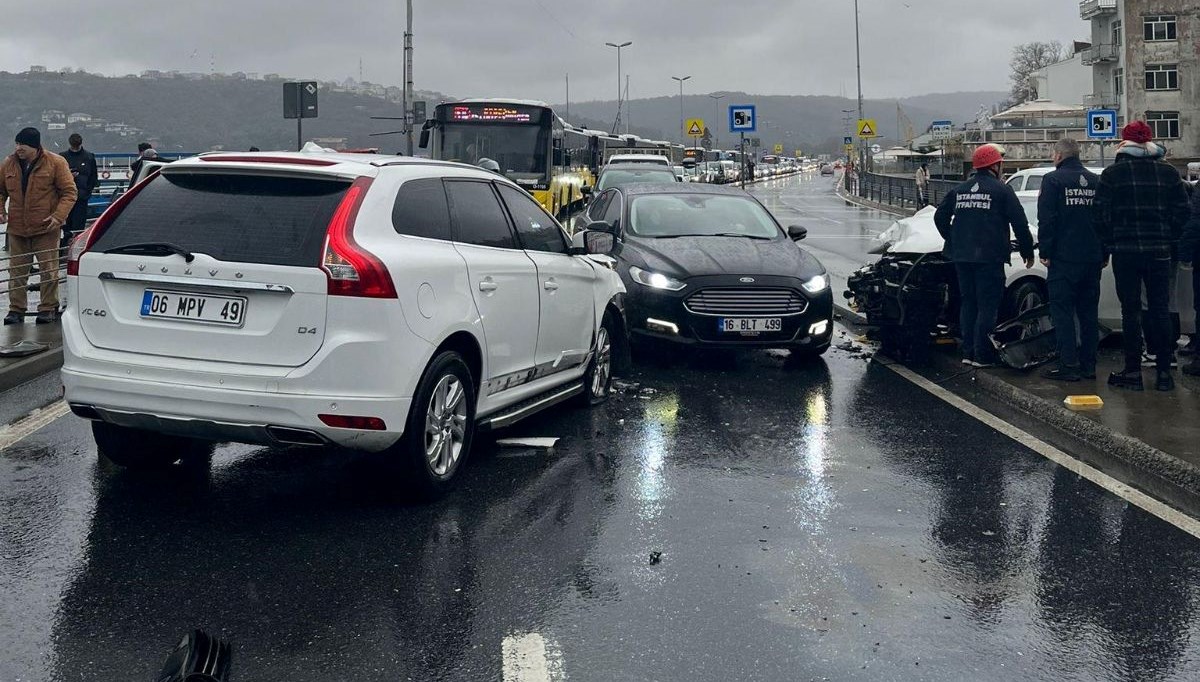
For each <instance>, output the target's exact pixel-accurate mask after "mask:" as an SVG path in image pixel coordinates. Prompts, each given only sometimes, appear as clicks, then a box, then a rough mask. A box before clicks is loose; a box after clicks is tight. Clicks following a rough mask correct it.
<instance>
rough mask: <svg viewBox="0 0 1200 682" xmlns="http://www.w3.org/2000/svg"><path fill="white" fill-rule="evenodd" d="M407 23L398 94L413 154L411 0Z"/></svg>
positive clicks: (409, 151) (409, 145)
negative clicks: (400, 85) (402, 91)
mask: <svg viewBox="0 0 1200 682" xmlns="http://www.w3.org/2000/svg"><path fill="white" fill-rule="evenodd" d="M406 4H407V5H408V23H407V24H406V28H405V30H404V93H403V94H402V95H401V96H400V106H401V107H402V108H403V109H404V137H405V147H406V148H407V150H408V151H407V154H408V155H409V156H412V155H413V126H412V121H413V117H412V112H411V111H409V110H408V107H409V106H410V105H411V104H412V101H413V60H412V56H413V44H412V39H413V8H412V0H407V2H406Z"/></svg>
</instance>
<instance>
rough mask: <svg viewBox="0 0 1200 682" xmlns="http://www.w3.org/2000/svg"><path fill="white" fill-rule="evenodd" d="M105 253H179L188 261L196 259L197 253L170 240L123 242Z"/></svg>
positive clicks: (163, 254)
mask: <svg viewBox="0 0 1200 682" xmlns="http://www.w3.org/2000/svg"><path fill="white" fill-rule="evenodd" d="M104 253H135V254H139V255H143V256H168V255H170V254H173V253H174V254H178V255H180V256H183V259H184V260H185V261H187V262H188V263H191V262H192V261H194V260H196V254H194V253H192V252H191V251H188V250H187V249H185V248H183V247H182V246H177V245H175V244H171V243H169V242H139V243H137V244H123V245H121V246H114V247H113V248H111V249H108V250H106V251H105V252H104Z"/></svg>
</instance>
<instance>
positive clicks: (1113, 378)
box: [1108, 369, 1145, 391]
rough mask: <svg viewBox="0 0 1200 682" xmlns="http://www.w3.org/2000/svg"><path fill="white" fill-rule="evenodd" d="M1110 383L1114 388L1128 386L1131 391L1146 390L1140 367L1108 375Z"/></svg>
mask: <svg viewBox="0 0 1200 682" xmlns="http://www.w3.org/2000/svg"><path fill="white" fill-rule="evenodd" d="M1108 385H1109V386H1112V387H1113V388H1127V389H1129V390H1131V391H1142V390H1145V387H1144V386H1143V385H1142V370H1140V369H1135V370H1128V369H1127V370H1125V371H1124V372H1113V373H1112V374H1109V375H1108Z"/></svg>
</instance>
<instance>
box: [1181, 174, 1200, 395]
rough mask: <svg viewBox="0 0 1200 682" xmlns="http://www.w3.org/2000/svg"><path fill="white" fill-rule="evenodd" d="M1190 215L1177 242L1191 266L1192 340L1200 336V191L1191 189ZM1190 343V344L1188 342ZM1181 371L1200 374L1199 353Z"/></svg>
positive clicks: (1184, 260) (1183, 257) (1185, 264)
mask: <svg viewBox="0 0 1200 682" xmlns="http://www.w3.org/2000/svg"><path fill="white" fill-rule="evenodd" d="M1191 194H1192V199H1191V201H1192V216H1191V218H1190V219H1189V220H1188V221H1187V224H1185V225H1184V226H1183V239H1182V240H1180V242H1179V259H1180V260H1182V261H1183V265H1184V266H1185V267H1186V266H1188V265H1191V267H1192V306H1193V307H1194V308H1195V309H1196V325H1197V329H1196V333H1195V334H1193V335H1192V341H1193V342H1195V340H1196V338H1197V337H1198V336H1200V192H1198V191H1196V190H1195V189H1193V190H1192V193H1191ZM1189 345H1190V344H1189ZM1183 373H1184V374H1187V375H1188V376H1200V355H1192V361H1191V362H1190V363H1189V364H1187V365H1184V367H1183Z"/></svg>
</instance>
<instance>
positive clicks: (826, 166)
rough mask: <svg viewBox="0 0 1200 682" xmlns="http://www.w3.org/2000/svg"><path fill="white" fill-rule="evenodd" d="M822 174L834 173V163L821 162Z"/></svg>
mask: <svg viewBox="0 0 1200 682" xmlns="http://www.w3.org/2000/svg"><path fill="white" fill-rule="evenodd" d="M821 175H833V164H831V163H823V164H821Z"/></svg>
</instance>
